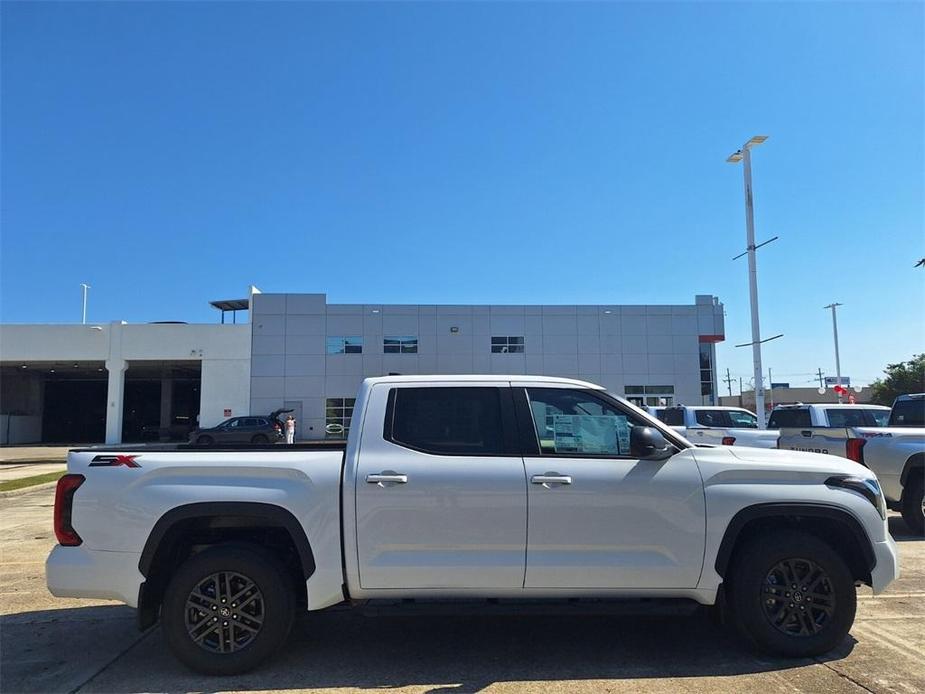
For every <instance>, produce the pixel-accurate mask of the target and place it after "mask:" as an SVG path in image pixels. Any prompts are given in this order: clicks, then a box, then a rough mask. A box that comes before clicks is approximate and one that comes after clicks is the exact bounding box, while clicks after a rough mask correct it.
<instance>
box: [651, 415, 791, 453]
mask: <svg viewBox="0 0 925 694" xmlns="http://www.w3.org/2000/svg"><path fill="white" fill-rule="evenodd" d="M646 410H647V411H648V412H649V414H651V415H653V416H655V417H658V419H659V421H662V422H664V423H665V424H667V425H668V426H670V427H671V428H672V429H674V430H675V431H677V432H679V433H680V434H681V435H682V436H685V437H687V438H688V439H689V440H690V441H693V442H694V443H698V444H699V443H711V444H717V445H722V446H751V447H752V448H775V447H776V446H777V432H776V431H768V430H766V429H759V428H758V417H757V415H756V414H755V413H754V412H749V411H748V410H746V409H744V408H741V407H714V406H707V405H704V406H699V405H694V406H689V405H681V406H677V407H647V408H646Z"/></svg>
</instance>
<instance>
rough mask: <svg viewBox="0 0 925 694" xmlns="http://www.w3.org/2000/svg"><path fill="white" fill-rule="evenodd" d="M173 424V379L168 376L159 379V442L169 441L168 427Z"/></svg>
mask: <svg viewBox="0 0 925 694" xmlns="http://www.w3.org/2000/svg"><path fill="white" fill-rule="evenodd" d="M172 423H173V379H172V378H171V377H169V376H164V377H163V378H161V420H160V424H159V425H158V426H159V428H160V436H159V437H158V438H159V439H160V440H161V441H169V440H170V425H171V424H172Z"/></svg>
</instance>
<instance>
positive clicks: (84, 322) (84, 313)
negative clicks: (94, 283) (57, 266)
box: [80, 282, 90, 325]
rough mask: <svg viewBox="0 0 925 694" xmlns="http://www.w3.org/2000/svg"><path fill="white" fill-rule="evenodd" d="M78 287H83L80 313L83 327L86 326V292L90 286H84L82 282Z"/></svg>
mask: <svg viewBox="0 0 925 694" xmlns="http://www.w3.org/2000/svg"><path fill="white" fill-rule="evenodd" d="M80 286H81V287H83V294H84V301H83V312H82V314H81V316H82V318H81V322H82V323H83V324H84V325H86V324H87V290H88V289H89V288H90V285H89V284H85V283H84V282H81V283H80Z"/></svg>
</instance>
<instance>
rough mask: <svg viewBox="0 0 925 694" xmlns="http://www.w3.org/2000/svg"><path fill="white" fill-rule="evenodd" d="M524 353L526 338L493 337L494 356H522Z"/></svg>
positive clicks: (492, 349) (492, 350) (492, 348)
mask: <svg viewBox="0 0 925 694" xmlns="http://www.w3.org/2000/svg"><path fill="white" fill-rule="evenodd" d="M523 351H524V338H523V337H522V336H521V337H505V336H501V337H492V338H491V352H492V354H522V353H523Z"/></svg>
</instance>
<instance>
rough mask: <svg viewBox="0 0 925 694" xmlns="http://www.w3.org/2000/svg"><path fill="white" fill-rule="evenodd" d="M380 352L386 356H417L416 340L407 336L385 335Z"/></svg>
mask: <svg viewBox="0 0 925 694" xmlns="http://www.w3.org/2000/svg"><path fill="white" fill-rule="evenodd" d="M382 351H383V352H385V353H386V354H417V353H418V339H417V337H411V336H408V335H404V336H396V335H386V336H385V338H384V339H383V340H382Z"/></svg>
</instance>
